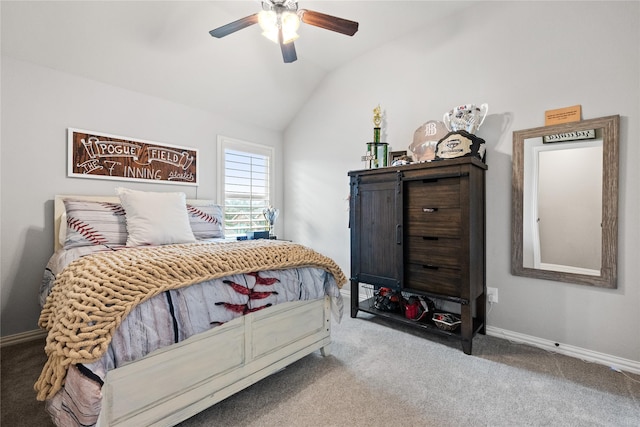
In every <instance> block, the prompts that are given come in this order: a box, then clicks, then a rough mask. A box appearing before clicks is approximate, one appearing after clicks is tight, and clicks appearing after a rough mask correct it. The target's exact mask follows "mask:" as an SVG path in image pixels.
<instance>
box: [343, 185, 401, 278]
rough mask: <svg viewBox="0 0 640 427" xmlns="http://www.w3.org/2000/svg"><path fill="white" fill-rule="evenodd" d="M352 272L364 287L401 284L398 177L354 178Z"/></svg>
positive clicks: (352, 196) (352, 190) (352, 188)
mask: <svg viewBox="0 0 640 427" xmlns="http://www.w3.org/2000/svg"><path fill="white" fill-rule="evenodd" d="M351 269H352V272H351V274H352V277H353V278H354V279H355V280H357V281H359V282H363V283H369V284H372V285H380V286H392V287H398V286H400V283H402V276H403V268H402V185H401V181H400V176H399V175H398V174H395V173H389V174H379V175H374V176H354V177H352V178H351Z"/></svg>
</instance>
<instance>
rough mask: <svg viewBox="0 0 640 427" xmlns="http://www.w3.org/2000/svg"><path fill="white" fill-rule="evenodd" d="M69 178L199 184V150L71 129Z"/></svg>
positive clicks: (69, 133)
mask: <svg viewBox="0 0 640 427" xmlns="http://www.w3.org/2000/svg"><path fill="white" fill-rule="evenodd" d="M67 139H68V155H69V160H68V164H67V175H68V176H70V177H76V178H96V179H119V180H125V181H151V182H158V183H163V184H181V185H198V150H196V149H193V148H185V147H179V146H176V145H168V144H158V143H155V142H150V141H143V140H139V139H131V138H126V137H122V136H116V135H108V134H104V133H97V132H92V131H86V130H81V129H73V128H69V130H68V137H67Z"/></svg>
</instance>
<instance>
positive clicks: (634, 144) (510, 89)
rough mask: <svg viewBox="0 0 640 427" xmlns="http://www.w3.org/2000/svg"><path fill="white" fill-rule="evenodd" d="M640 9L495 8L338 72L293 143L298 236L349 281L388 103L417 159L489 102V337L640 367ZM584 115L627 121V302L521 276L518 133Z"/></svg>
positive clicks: (291, 204) (291, 219) (623, 189)
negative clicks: (356, 193) (456, 117)
mask: <svg viewBox="0 0 640 427" xmlns="http://www.w3.org/2000/svg"><path fill="white" fill-rule="evenodd" d="M639 6H640V4H639V3H638V2H482V3H478V4H477V5H475V6H474V7H473V8H471V9H469V10H466V11H464V12H463V13H459V14H457V15H455V16H452V17H451V19H448V20H445V21H442V22H440V23H439V25H435V26H430V27H428V28H424V30H422V31H420V32H417V33H414V34H412V35H411V36H410V37H406V38H401V39H398V40H393V41H390V42H389V43H387V44H385V45H383V46H380V48H379V49H378V50H376V51H374V52H371V53H369V54H367V55H364V56H362V57H361V58H358V59H357V60H355V61H353V62H352V63H350V64H349V65H347V66H345V67H343V68H342V69H340V70H338V71H337V72H335V73H333V74H331V75H330V76H329V77H328V78H326V79H325V81H324V82H323V83H322V85H321V86H320V87H319V88H318V89H317V91H316V92H315V94H314V96H313V97H312V98H311V99H310V100H309V102H308V103H307V104H306V105H305V107H304V109H302V110H301V111H300V113H299V115H298V116H297V118H296V119H295V120H294V121H293V123H292V124H291V125H290V126H289V127H288V129H287V130H286V132H285V176H286V182H285V211H286V213H287V221H286V222H285V233H286V235H287V237H288V238H291V239H293V240H296V241H300V242H302V243H307V244H311V243H313V245H314V248H316V249H318V250H320V251H322V252H324V253H326V254H327V255H329V256H331V257H333V258H334V259H335V260H336V261H337V262H338V263H339V264H340V266H341V267H342V268H343V269H344V270H345V272H347V274H348V272H349V270H350V268H349V245H350V243H349V233H348V229H347V225H348V224H347V223H348V212H347V210H346V208H347V204H346V202H345V200H344V199H345V197H346V196H347V195H348V179H347V171H349V170H352V169H360V168H362V167H363V164H362V163H361V162H360V160H359V159H360V156H361V155H363V154H364V151H365V143H366V142H367V141H370V140H371V138H372V127H373V124H372V117H373V113H372V110H373V108H374V107H375V106H376V105H377V104H378V103H380V104H381V105H382V107H383V110H385V111H386V115H387V120H386V121H387V129H386V133H387V135H388V137H387V142H389V143H390V145H391V146H392V148H393V149H394V150H404V149H406V148H407V147H408V145H409V144H410V143H411V141H412V137H413V132H414V131H415V129H417V128H418V127H419V126H420V125H421V124H423V123H424V122H426V121H427V120H431V119H441V117H442V114H443V113H444V112H445V111H447V110H449V109H450V108H451V107H453V106H455V105H457V104H463V103H478V104H479V103H483V102H487V103H488V104H489V116H488V118H487V120H486V121H485V123H484V125H483V127H482V128H481V129H480V131H479V132H478V135H479V136H481V137H483V138H484V139H485V140H486V141H487V143H488V152H487V158H486V160H487V163H488V165H489V170H488V172H487V285H488V286H492V287H497V288H498V289H499V296H500V301H499V304H497V305H495V306H494V308H493V309H492V311H491V313H490V316H489V321H488V323H489V325H490V326H493V327H496V328H502V329H505V330H508V331H514V332H517V333H519V334H524V335H528V336H532V337H538V338H540V339H543V340H550V341H552V342H558V343H563V344H567V345H571V346H575V347H578V348H581V349H588V350H590V351H592V352H598V353H603V354H606V355H612V356H615V357H618V358H624V359H628V360H631V361H640V333H638V325H640V308H639V307H640V258H639V255H638V254H639V253H640V246H639V242H640V225H639V223H638V211H639V208H640V206H639V197H640V196H639V193H640V191H639V186H640V176H639V172H638V170H639V168H638V164H640V150H639V145H640V144H638V135H639V134H640V105H639V104H640V102H639V100H640V30H639V28H640V20H639V16H640V11H639ZM409 7H410V6H409ZM355 37H357V34H356V36H355ZM576 104H580V105H582V112H583V118H584V119H588V118H595V117H601V116H608V115H613V114H620V115H621V135H620V204H619V258H618V272H619V276H618V289H615V290H605V289H596V288H592V287H588V286H581V285H573V284H566V283H559V282H553V281H545V280H536V279H529V278H524V277H516V276H512V275H511V274H510V248H511V236H510V221H511V151H512V150H511V144H512V139H511V138H512V132H513V131H514V130H516V129H526V128H531V127H537V126H542V125H544V112H545V110H550V109H555V108H561V107H566V106H571V105H576Z"/></svg>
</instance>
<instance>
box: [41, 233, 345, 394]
mask: <svg viewBox="0 0 640 427" xmlns="http://www.w3.org/2000/svg"><path fill="white" fill-rule="evenodd" d="M296 267H319V268H322V269H324V270H326V271H327V272H329V273H331V274H332V275H333V276H334V278H335V281H336V283H337V285H338V286H339V287H341V286H342V285H343V284H344V283H345V282H346V277H345V276H344V274H343V272H342V270H341V269H340V267H338V265H337V264H336V263H335V262H334V261H333V260H331V259H330V258H327V257H325V256H323V255H321V254H319V253H317V252H315V251H313V250H312V249H309V248H307V247H304V246H301V245H298V244H294V243H289V242H282V241H270V240H252V241H246V242H227V243H193V244H185V245H168V246H160V247H143V248H131V249H122V250H119V251H114V252H100V253H96V254H93V255H89V256H86V257H82V258H79V259H77V260H75V261H73V262H72V263H70V264H69V265H68V266H67V267H66V268H65V269H64V270H63V272H62V273H61V274H60V275H59V276H58V277H57V278H56V283H55V286H54V287H53V290H52V292H51V294H50V295H49V297H48V298H47V301H46V303H45V305H44V308H43V309H42V312H41V314H40V320H39V322H38V324H39V326H40V327H41V328H44V329H47V330H48V331H49V333H48V335H47V343H46V346H45V352H46V354H47V356H48V360H47V362H46V364H45V366H44V368H43V370H42V373H41V375H40V378H39V379H38V381H37V382H36V384H35V386H34V388H35V389H36V391H37V392H38V400H45V399H49V398H51V397H53V396H54V395H55V394H56V392H57V391H58V390H60V388H61V387H62V386H63V384H64V379H65V376H66V373H67V368H68V367H69V365H72V364H77V363H92V362H95V361H97V360H99V359H100V358H101V357H102V355H103V353H104V352H105V351H106V350H107V347H108V346H109V343H110V342H111V337H112V334H113V332H114V331H115V329H116V328H117V327H118V325H120V323H121V322H122V320H123V319H124V317H125V316H126V315H127V314H128V313H129V312H130V311H131V310H132V309H133V308H134V307H135V306H136V305H137V304H140V303H142V302H144V301H146V300H148V299H150V298H152V297H153V296H155V295H158V294H159V293H161V292H164V291H166V290H169V289H177V288H180V287H183V286H188V285H192V284H195V283H199V282H203V281H205V280H211V279H216V278H220V277H224V276H229V275H233V274H240V273H250V272H254V271H259V270H278V269H285V268H296Z"/></svg>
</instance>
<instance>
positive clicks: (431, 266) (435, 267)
mask: <svg viewBox="0 0 640 427" xmlns="http://www.w3.org/2000/svg"><path fill="white" fill-rule="evenodd" d="M422 268H425V269H427V270H437V269H438V268H440V267H438V266H437V265H430V264H425V265H423V266H422Z"/></svg>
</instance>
